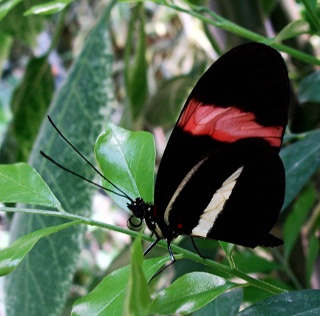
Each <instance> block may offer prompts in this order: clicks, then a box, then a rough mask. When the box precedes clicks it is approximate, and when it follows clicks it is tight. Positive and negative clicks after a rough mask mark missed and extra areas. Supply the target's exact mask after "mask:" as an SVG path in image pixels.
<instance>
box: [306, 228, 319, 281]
mask: <svg viewBox="0 0 320 316" xmlns="http://www.w3.org/2000/svg"><path fill="white" fill-rule="evenodd" d="M319 250H320V243H319V238H318V237H317V235H316V234H313V235H311V236H310V239H309V245H308V253H307V256H306V281H307V284H308V286H309V287H311V277H312V272H313V271H314V268H315V263H316V262H317V259H318V256H319Z"/></svg>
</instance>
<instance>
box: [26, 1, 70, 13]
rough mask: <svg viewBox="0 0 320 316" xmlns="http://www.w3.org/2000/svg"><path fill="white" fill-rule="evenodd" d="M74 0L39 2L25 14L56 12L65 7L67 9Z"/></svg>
mask: <svg viewBox="0 0 320 316" xmlns="http://www.w3.org/2000/svg"><path fill="white" fill-rule="evenodd" d="M72 1H73V0H57V1H50V2H46V3H44V4H39V5H35V6H32V7H31V8H30V9H29V10H27V11H26V12H25V13H24V15H25V16H26V15H31V14H40V15H50V14H55V13H58V12H60V11H62V10H63V9H65V8H66V7H67V6H68V5H69V4H70V3H71V2H72Z"/></svg>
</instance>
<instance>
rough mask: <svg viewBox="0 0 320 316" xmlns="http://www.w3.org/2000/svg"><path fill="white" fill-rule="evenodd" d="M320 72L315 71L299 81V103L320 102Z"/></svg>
mask: <svg viewBox="0 0 320 316" xmlns="http://www.w3.org/2000/svg"><path fill="white" fill-rule="evenodd" d="M319 83H320V71H315V72H313V73H312V74H310V75H308V76H307V77H305V78H303V80H301V83H300V85H299V91H298V97H299V101H300V102H301V103H304V102H316V103H319V102H320V91H319Z"/></svg>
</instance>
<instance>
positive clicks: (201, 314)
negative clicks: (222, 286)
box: [192, 289, 243, 316]
mask: <svg viewBox="0 0 320 316" xmlns="http://www.w3.org/2000/svg"><path fill="white" fill-rule="evenodd" d="M242 296H243V289H234V290H232V291H229V292H225V293H223V294H221V295H220V296H218V297H217V298H216V299H215V300H213V301H212V302H210V303H209V304H207V305H206V306H205V307H203V308H201V309H200V310H198V311H196V312H195V313H192V316H232V315H235V314H236V313H237V312H238V311H239V308H240V306H241V303H242ZM213 311H214V312H213Z"/></svg>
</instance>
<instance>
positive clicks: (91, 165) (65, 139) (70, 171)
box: [40, 115, 133, 203]
mask: <svg viewBox="0 0 320 316" xmlns="http://www.w3.org/2000/svg"><path fill="white" fill-rule="evenodd" d="M48 119H49V121H50V123H51V125H52V126H53V127H54V129H55V130H56V131H57V132H58V134H59V135H60V136H61V138H62V139H63V140H64V141H65V142H66V143H67V144H68V145H69V146H70V147H72V148H73V150H75V152H76V153H77V154H78V155H79V156H80V157H81V158H82V159H83V160H84V161H85V162H87V163H88V164H89V166H90V167H91V168H92V169H93V170H94V171H95V172H97V173H98V175H99V176H100V177H102V178H103V179H104V180H106V181H107V182H108V183H110V184H111V185H112V186H113V187H114V188H115V189H117V190H118V191H119V192H121V194H120V193H118V192H115V191H113V190H110V189H107V188H105V187H103V186H101V185H99V184H97V183H95V182H93V181H91V180H89V179H87V178H85V177H83V176H82V175H80V174H78V173H76V172H74V171H72V170H69V169H67V168H65V167H64V166H62V165H61V164H59V163H58V162H56V161H55V160H53V159H52V158H51V157H49V156H48V155H46V154H45V153H44V152H43V151H40V154H41V155H42V156H43V157H45V158H46V159H48V160H50V161H51V162H52V163H54V164H55V165H56V166H58V167H60V168H61V169H63V170H65V171H67V172H69V173H71V174H73V175H75V176H77V177H79V178H81V179H83V180H85V181H87V182H89V183H91V184H93V185H95V186H97V187H99V188H102V189H104V190H106V191H109V192H111V193H114V194H117V195H118V196H122V197H124V198H127V199H128V200H129V201H130V202H132V203H133V200H132V199H131V198H130V197H129V196H128V195H127V194H126V193H125V192H123V191H122V190H121V189H120V188H118V186H116V185H115V184H114V183H112V182H111V181H110V180H109V179H107V178H106V177H105V176H104V175H103V174H102V173H101V172H100V171H99V170H98V169H97V168H96V167H95V166H94V165H93V164H92V163H91V162H90V161H89V160H88V159H87V158H86V157H85V156H84V155H83V154H82V153H81V152H80V151H79V150H78V149H77V148H76V147H75V146H74V145H73V144H72V143H71V142H70V141H69V140H68V139H67V138H66V137H65V136H64V135H63V134H62V133H61V132H60V130H59V129H58V127H57V126H56V125H55V124H54V123H53V121H52V119H51V117H50V116H49V115H48Z"/></svg>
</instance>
